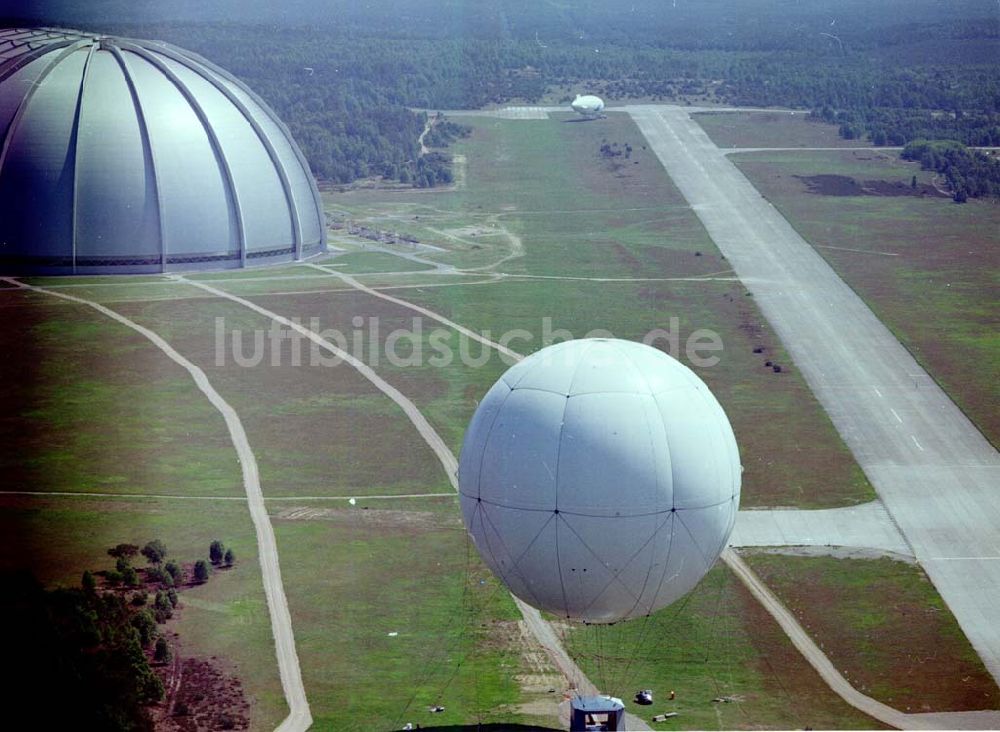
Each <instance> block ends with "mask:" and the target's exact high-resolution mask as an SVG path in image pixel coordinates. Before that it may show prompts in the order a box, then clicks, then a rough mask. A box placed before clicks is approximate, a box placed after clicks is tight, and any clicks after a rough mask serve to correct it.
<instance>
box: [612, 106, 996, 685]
mask: <svg viewBox="0 0 1000 732" xmlns="http://www.w3.org/2000/svg"><path fill="white" fill-rule="evenodd" d="M626 109H627V111H628V112H629V113H630V114H631V115H632V117H633V119H634V120H635V122H636V124H637V125H638V126H639V128H640V130H641V131H642V133H643V134H644V135H645V136H646V139H647V140H648V142H649V144H650V147H651V148H652V149H653V151H654V152H655V153H656V155H657V156H658V157H659V159H660V161H661V162H662V163H663V165H664V167H665V168H666V169H667V171H668V172H669V174H670V176H671V177H672V178H673V180H674V183H675V184H676V185H677V186H678V188H679V189H680V190H681V193H683V195H684V197H685V198H686V199H687V200H688V202H689V203H690V204H691V206H692V208H693V209H694V210H695V212H696V213H697V215H698V217H699V218H700V219H701V221H702V223H703V224H704V225H705V228H706V229H707V230H708V233H709V235H710V236H711V237H712V239H713V240H714V241H715V243H716V244H717V245H718V247H719V249H720V250H722V253H723V254H724V255H725V256H726V257H727V259H728V260H729V262H730V263H731V264H732V266H733V268H734V270H735V271H736V273H737V274H738V275H739V276H740V278H741V279H742V280H743V281H744V282H750V281H752V282H753V286H752V291H753V295H754V297H755V299H756V300H757V303H758V305H759V306H760V308H761V310H762V311H763V313H764V315H765V317H767V319H768V321H769V322H770V323H771V325H772V327H773V328H774V329H775V331H776V332H777V333H778V335H779V336H780V338H781V339H782V341H783V343H784V345H785V347H786V348H787V349H788V351H789V353H790V354H791V356H792V358H793V359H794V361H795V365H796V367H798V368H799V370H800V371H801V372H802V374H803V376H804V377H805V379H806V381H807V382H808V383H809V386H810V387H811V388H812V390H813V392H814V393H815V394H816V396H817V398H818V399H819V400H820V402H821V403H822V405H823V407H824V408H825V409H826V411H827V412H828V413H829V415H830V417H831V419H832V420H833V423H834V425H835V426H836V427H837V430H838V431H839V432H840V434H841V436H842V437H843V438H844V440H845V441H846V443H847V445H848V446H849V447H850V449H851V451H852V452H853V453H854V456H855V458H856V459H857V461H858V463H859V464H860V465H861V467H862V468H863V469H864V471H865V473H866V474H867V475H868V478H869V480H871V482H872V484H873V485H874V486H875V488H876V490H877V491H878V493H879V495H880V496H881V498H882V501H883V502H884V504H885V507H886V508H887V509H888V512H889V515H890V517H891V518H892V520H893V521H894V522H895V523H896V525H897V526H898V527H899V529H900V531H901V532H902V534H903V536H904V537H905V539H906V542H907V544H908V545H909V546H910V548H911V549H912V553H913V555H914V556H915V557H916V558H917V559H918V560H919V562H920V564H921V565H922V566H923V567H924V569H925V570H926V572H927V574H928V575H929V576H930V578H931V580H932V581H933V582H934V585H935V586H936V587H937V589H938V591H939V592H940V593H941V596H942V597H943V598H944V599H945V601H946V602H947V603H948V606H949V607H950V608H951V610H952V612H953V613H954V614H955V617H956V618H957V619H958V622H959V623H960V625H961V626H962V629H963V630H964V631H965V634H966V635H967V636H968V638H969V640H970V641H971V642H972V645H973V646H974V647H975V649H976V650H977V651H978V653H979V655H980V656H981V657H982V659H983V661H984V663H985V664H986V667H987V668H988V669H989V671H990V673H992V674H993V677H994V678H995V679H997V680H998V681H1000V457H998V455H997V451H996V450H995V449H994V448H993V446H992V445H990V444H989V442H987V440H986V439H985V438H984V437H983V436H982V434H981V433H980V432H979V430H978V429H976V427H975V425H973V424H972V423H971V422H970V421H969V420H968V418H967V417H966V416H965V415H964V414H963V413H962V412H961V410H959V409H958V407H957V406H955V404H954V402H952V401H951V399H949V398H948V396H947V395H946V394H945V393H944V392H943V391H942V390H941V389H940V387H938V385H937V384H936V383H935V382H934V380H933V379H931V378H930V377H929V376H928V374H927V373H926V372H925V371H924V370H923V369H922V368H921V367H920V366H919V365H918V364H917V362H916V361H915V360H914V359H913V357H912V356H911V355H910V353H909V352H908V351H907V350H906V349H905V348H903V346H902V345H901V344H900V343H899V341H898V340H897V339H896V338H895V336H893V335H892V333H891V332H890V331H889V330H888V329H887V328H886V327H885V326H884V325H883V324H882V323H881V322H880V321H879V319H878V318H877V317H875V315H874V313H872V311H871V310H870V309H869V308H868V306H867V305H865V304H864V302H863V301H862V300H861V298H860V297H858V295H857V294H856V293H855V292H854V291H853V290H851V288H850V287H848V286H847V285H846V284H845V283H844V282H843V280H841V279H840V277H839V276H838V275H837V274H836V273H835V272H834V271H833V269H831V268H830V266H829V265H828V264H827V263H826V262H825V261H824V260H823V258H822V257H821V256H820V255H819V254H817V253H816V251H815V250H814V249H813V248H812V247H811V246H810V245H809V244H808V242H806V241H805V240H804V239H803V238H802V237H801V236H799V234H798V233H796V232H795V230H794V229H793V228H792V227H791V225H790V224H789V223H788V222H787V221H786V220H785V218H784V217H783V216H781V214H779V213H778V211H777V210H776V209H775V208H774V207H773V206H772V205H771V204H770V203H768V202H767V201H766V200H765V199H764V198H763V197H762V196H761V195H760V193H758V192H757V190H756V189H755V188H754V187H753V186H752V185H751V184H750V182H749V181H748V180H747V179H746V178H745V177H744V176H743V174H742V173H741V172H740V171H739V170H738V169H737V168H736V166H735V165H733V163H732V162H730V161H729V160H728V159H727V158H726V156H725V154H724V151H723V150H720V149H719V148H718V147H716V145H715V144H714V143H713V142H712V141H711V140H710V139H709V138H708V136H707V135H706V134H705V132H704V131H703V130H702V129H701V127H699V126H698V124H697V123H696V122H694V121H693V120H692V119H691V118H690V111H689V110H687V109H682V108H679V107H669V106H652V105H650V106H631V107H628V108H626Z"/></svg>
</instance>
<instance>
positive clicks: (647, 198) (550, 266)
mask: <svg viewBox="0 0 1000 732" xmlns="http://www.w3.org/2000/svg"><path fill="white" fill-rule="evenodd" d="M566 120H567V118H566V117H563V116H560V115H556V116H555V117H554V118H553V119H551V120H548V121H504V120H492V119H481V118H476V119H473V118H468V119H467V120H465V121H468V122H471V123H472V124H474V125H475V133H474V134H473V136H472V137H471V138H470V139H469V140H467V141H463V142H462V143H461V145H460V146H456V150H457V151H459V152H460V153H461V154H464V155H465V156H466V158H467V160H468V164H467V174H466V185H465V186H464V187H463V188H462V189H460V190H456V191H448V192H437V193H429V192H426V191H417V192H412V193H408V194H407V193H402V192H399V191H392V192H382V193H381V195H380V194H379V192H377V191H371V190H362V191H357V192H352V193H346V194H338V195H335V196H331V197H328V199H327V200H328V201H329V205H330V206H331V207H333V208H334V209H336V210H338V211H340V212H342V213H346V214H347V215H348V216H349V217H351V218H354V219H355V220H358V221H363V222H365V223H366V224H368V225H371V226H373V227H376V228H378V227H382V228H387V226H388V224H386V223H384V222H385V221H387V220H391V219H393V217H395V220H396V221H398V222H400V224H399V225H400V226H402V225H405V224H407V223H409V224H410V225H412V226H413V227H414V229H413V230H412V231H411V233H413V234H414V235H416V236H417V237H418V238H420V239H421V240H422V241H425V242H427V243H432V244H434V245H436V246H442V247H455V248H456V249H457V250H458V251H456V252H455V257H454V258H455V259H459V260H460V261H461V260H462V259H463V258H465V259H473V260H474V261H475V262H476V263H480V266H485V265H482V264H481V263H483V262H491V261H492V262H498V261H499V262H500V263H499V264H498V265H497V267H496V268H494V270H498V271H502V272H504V273H507V274H508V275H509V276H507V277H506V278H504V279H503V281H502V282H499V283H494V284H476V285H466V286H455V287H437V288H429V287H428V288H426V289H420V288H416V289H410V290H407V291H405V292H399V293H395V294H397V295H398V296H400V297H405V298H407V299H409V300H411V301H414V302H417V303H419V304H421V305H424V306H426V307H429V308H431V309H434V310H436V311H438V312H441V313H443V314H444V315H446V316H447V317H450V318H452V319H454V320H456V321H458V322H460V323H462V324H464V325H466V326H468V327H470V328H473V329H475V330H477V331H484V330H489V331H490V333H491V334H492V335H493V337H494V338H498V337H500V335H501V334H503V333H505V332H508V331H510V330H512V329H514V328H523V329H526V330H528V331H530V332H531V333H532V334H534V341H533V342H524V341H518V342H516V343H514V344H513V345H514V347H516V348H521V349H522V350H524V351H525V352H530V351H534V350H537V349H538V348H539V347H540V345H541V344H540V340H541V332H540V331H541V329H542V318H543V317H549V318H551V321H552V328H553V329H566V330H568V331H570V332H571V333H572V334H573V335H574V336H575V337H582V336H584V335H585V334H587V333H588V332H591V331H592V330H594V329H604V330H607V331H610V332H611V333H613V334H615V335H616V336H618V337H622V338H630V339H641V338H642V337H643V336H644V335H646V334H647V333H648V332H650V331H652V330H654V329H657V328H663V329H671V317H676V318H677V319H678V322H677V328H676V329H675V330H676V332H678V333H679V334H680V349H679V352H677V353H676V355H678V356H679V357H681V358H682V359H684V353H683V351H684V344H685V342H686V339H687V338H688V337H689V336H690V335H691V334H692V333H693V332H694V331H696V330H697V329H700V328H706V329H711V330H714V331H716V332H717V333H719V334H720V336H721V338H722V342H723V345H724V350H723V352H722V353H721V354H718V355H719V356H720V361H719V363H718V365H716V366H713V367H711V368H701V369H697V370H698V371H699V374H700V375H701V376H702V378H704V379H705V380H706V381H707V382H708V383H709V385H710V386H711V387H712V388H713V390H714V391H715V393H716V394H717V396H718V397H719V399H720V401H721V402H722V404H723V406H724V407H725V408H726V410H727V412H728V413H729V415H730V418H731V419H732V421H733V422H734V427H735V429H736V433H737V438H738V440H739V442H740V445H741V451H742V455H743V463H744V466H745V468H746V472H745V474H744V486H745V488H744V497H743V502H744V505H749V506H774V505H781V506H802V507H829V506H837V505H845V504H851V503H857V502H861V501H865V500H870V499H871V498H873V497H874V493H873V491H872V489H871V487H870V486H869V485H868V483H867V480H866V479H865V478H864V475H863V474H862V473H861V471H860V469H859V468H858V467H857V465H856V464H855V463H854V461H853V458H852V457H851V456H850V454H849V452H848V451H847V449H846V447H845V446H844V445H843V443H842V442H841V440H840V437H839V436H838V435H837V433H836V431H835V429H834V428H833V426H832V424H831V423H830V421H829V419H828V418H827V416H826V414H825V413H824V412H823V411H822V409H821V407H820V406H819V405H818V403H817V402H816V401H815V399H814V397H813V396H812V394H811V392H810V391H809V389H808V387H807V386H806V384H805V382H804V380H803V379H802V378H801V376H800V375H799V374H798V372H797V371H796V370H795V369H794V366H793V365H792V364H791V363H790V360H789V358H788V357H787V355H786V354H785V352H784V349H783V347H782V345H781V343H780V342H779V341H778V340H777V338H776V337H775V336H774V335H773V333H772V332H771V330H770V328H769V326H768V325H767V324H766V322H764V321H763V318H762V317H761V316H760V313H759V311H758V310H757V308H756V306H755V304H754V303H753V298H752V297H749V296H747V291H746V289H745V288H743V286H742V285H741V284H740V283H739V282H737V281H734V279H733V276H732V272H731V270H730V268H729V266H728V264H727V263H726V262H725V260H724V259H723V257H722V256H721V254H720V253H719V252H718V250H717V249H716V248H715V246H714V244H713V243H712V242H711V240H710V239H709V238H708V237H707V234H706V233H705V231H704V229H703V228H702V226H701V224H700V222H699V221H698V219H697V217H696V216H695V215H694V213H693V212H692V211H691V210H690V208H689V207H688V206H687V204H686V202H685V201H684V200H683V198H682V197H681V196H680V194H679V192H678V191H677V189H676V188H675V187H674V185H673V183H672V182H671V181H670V179H669V177H668V176H667V175H666V173H665V172H664V171H663V168H662V167H661V166H660V164H659V162H658V161H657V160H656V159H655V158H654V157H653V156H652V154H651V153H650V152H648V151H646V150H644V149H643V147H642V145H643V143H642V138H641V136H640V135H639V133H638V131H637V130H636V129H635V127H634V125H633V123H632V122H631V120H630V118H628V117H627V116H625V115H620V114H611V115H609V116H608V119H607V120H603V121H601V123H600V124H592V123H572V122H568V121H566ZM602 140H608V141H609V142H617V143H620V144H624V143H626V142H627V143H628V144H631V145H632V149H633V152H632V156H631V160H630V161H629V163H628V164H622V163H623V161H622V160H619V159H616V160H615V161H613V162H610V163H609V162H608V161H607V160H605V159H603V158H602V157H601V155H600V154H599V148H600V145H601V141H602ZM635 163H638V164H635ZM511 176H514V177H515V178H516V179H517V180H519V181H523V182H521V183H519V185H517V186H514V187H512V186H510V185H509V180H510V179H511ZM402 211H405V212H406V215H405V216H403V215H401V214H399V212H402ZM418 217H419V218H418ZM421 227H423V228H421ZM428 227H429V228H428ZM498 228H502V229H503V230H504V231H505V232H507V233H508V235H509V236H514V237H515V238H516V240H517V241H518V242H519V244H520V247H521V250H520V251H521V254H520V256H516V257H514V258H511V259H506V260H504V258H505V257H508V256H510V254H511V250H510V248H509V241H507V240H505V239H504V238H503V237H499V236H497V235H496V234H495V231H496V230H497V229H498ZM435 231H437V232H446V233H448V232H455V231H464V232H466V233H465V234H464V235H463V236H462V237H460V238H462V239H464V240H465V241H466V242H467V243H468V242H472V240H473V237H472V234H473V233H476V234H477V236H476V237H475V239H476V242H475V243H474V244H475V245H476V246H479V247H480V249H477V250H472V249H471V248H465V249H463V248H462V247H463V246H465V245H464V244H463V243H462V242H456V241H455V240H454V239H453V238H449V237H448V236H442V235H441V234H440V233H438V234H435ZM490 232H492V233H490ZM438 258H439V259H442V257H438ZM334 261H336V258H334ZM447 261H449V262H451V261H453V257H448V258H447ZM515 275H516V276H515ZM532 277H543V278H544V277H554V278H556V279H532ZM559 277H581V278H584V279H558V278H559ZM588 277H604V278H625V279H628V278H654V279H655V278H667V279H668V280H670V281H646V282H598V281H589V280H587V279H586V278H588ZM691 277H703V278H704V277H718V278H719V279H703V280H701V281H686V280H687V278H691ZM676 278H680V279H676ZM439 279H440V278H439ZM365 281H366V282H368V281H369V280H368V279H367V278H365ZM282 300H283V298H280V297H275V298H269V302H270V303H271V306H274V304H275V302H281V301H282ZM365 300H367V303H365V302H364V301H365ZM286 302H287V304H286V305H282V307H285V308H286V309H288V310H290V311H292V312H295V313H297V314H303V315H304V314H305V313H314V312H315V311H316V310H317V308H319V309H321V310H322V312H323V313H324V322H330V323H331V324H333V326H334V327H338V328H341V329H343V328H345V326H346V325H348V322H347V321H348V320H349V318H350V315H351V314H353V313H355V312H361V311H365V312H367V311H371V312H378V313H380V314H381V315H382V321H381V324H382V325H383V328H384V330H388V329H390V328H395V327H411V318H412V314H411V313H409V312H408V311H406V310H404V309H401V308H398V307H395V306H392V307H386V306H385V304H377V303H375V302H373V298H370V297H368V296H350V295H338V296H336V297H335V298H331V297H324V296H317V297H313V298H311V297H310V296H302V297H296V298H293V299H289V300H287V301H286ZM345 303H346V304H345ZM279 309H280V308H279ZM393 312H395V316H394V318H393V320H391V321H388V320H386V318H387V317H388V316H391V315H392V313H393ZM425 345H426V344H425ZM452 345H453V348H457V339H456V341H454V342H453V344H452ZM663 345H664V347H666V344H665V343H664V344H663ZM755 348H760V349H761V352H760V353H754V352H753V351H754V349H755ZM470 353H472V354H473V355H478V354H479V353H480V347H479V345H478V344H472V347H471V348H470ZM706 355H707V354H706ZM767 361H773V362H776V363H779V364H781V365H782V366H783V371H782V373H780V374H776V373H774V372H773V370H772V369H771V368H769V367H766V366H765V362H767ZM503 368H504V366H503V365H502V364H501V363H500V362H499V360H498V359H496V358H493V359H490V360H488V361H487V362H486V364H485V365H484V366H483V367H482V368H479V369H463V368H458V367H451V368H449V369H447V370H446V371H447V377H446V378H445V379H444V381H445V383H446V385H447V393H446V394H444V395H442V396H441V397H438V398H434V399H431V400H428V399H427V398H426V397H425V396H423V395H422V394H421V392H422V391H424V392H425V391H426V390H425V389H424V390H422V389H419V388H416V385H414V387H415V398H417V400H418V404H420V406H421V407H422V408H426V411H427V413H428V416H429V418H430V419H431V420H432V422H434V424H435V425H436V426H437V427H438V429H439V431H441V432H442V434H443V435H444V436H445V437H446V439H448V441H449V442H450V443H451V444H452V445H453V446H455V447H456V448H457V447H458V445H459V444H460V440H461V435H462V433H463V431H464V427H465V424H467V421H468V419H469V417H470V416H471V413H472V409H473V408H474V405H475V401H474V400H475V399H476V398H478V397H479V396H480V395H481V394H483V393H485V391H486V390H487V389H488V387H489V386H490V385H491V384H492V382H493V381H494V380H495V379H496V378H497V377H498V376H499V374H500V373H502V370H503ZM415 371H419V377H420V379H422V380H423V379H427V380H431V381H434V380H436V379H438V378H440V376H439V374H440V372H441V371H442V369H430V368H425V369H423V370H416V369H412V368H406V369H398V370H396V371H394V372H392V378H390V381H393V380H394V379H399V380H401V382H402V383H412V382H413V379H414V375H413V374H412V373H411V372H415ZM404 391H405V390H404ZM817 466H821V468H820V469H817Z"/></svg>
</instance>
